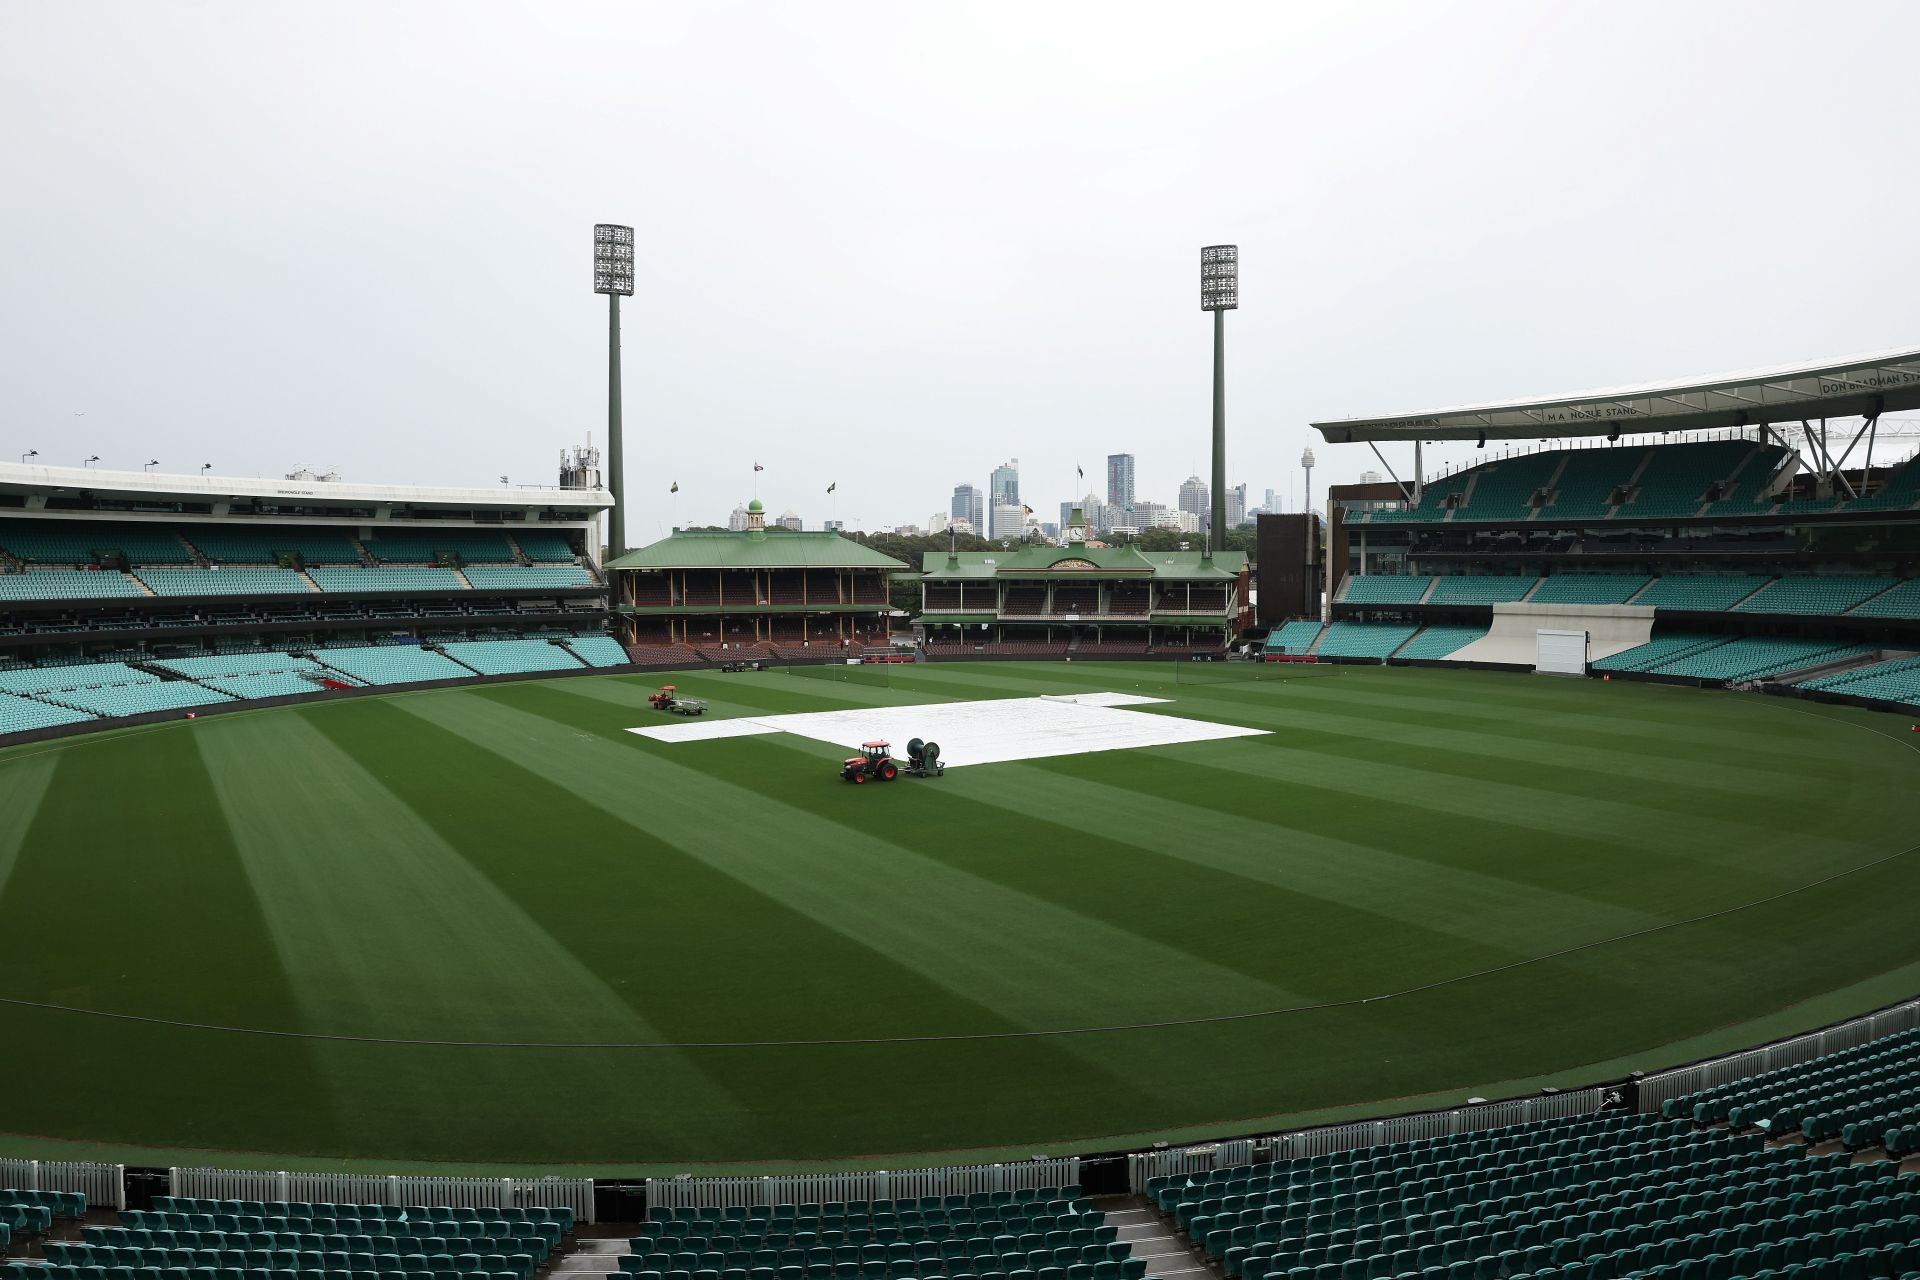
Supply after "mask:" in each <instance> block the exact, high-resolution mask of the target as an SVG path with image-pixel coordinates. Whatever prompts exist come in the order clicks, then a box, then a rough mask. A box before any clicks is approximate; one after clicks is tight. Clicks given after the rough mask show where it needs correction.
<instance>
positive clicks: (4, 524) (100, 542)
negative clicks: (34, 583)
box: [0, 519, 193, 565]
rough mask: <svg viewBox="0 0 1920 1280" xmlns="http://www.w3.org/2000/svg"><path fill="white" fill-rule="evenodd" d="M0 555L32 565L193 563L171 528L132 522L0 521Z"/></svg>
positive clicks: (164, 525) (191, 557)
mask: <svg viewBox="0 0 1920 1280" xmlns="http://www.w3.org/2000/svg"><path fill="white" fill-rule="evenodd" d="M0 551H6V552H9V553H11V554H12V555H13V556H14V557H15V558H16V559H19V560H23V561H27V562H29V563H32V564H49V565H84V564H98V563H99V562H100V560H101V558H102V557H103V556H111V555H116V554H118V555H124V556H125V557H126V559H127V563H129V564H192V563H193V555H192V553H191V552H189V551H188V550H187V548H186V545H185V544H184V543H182V542H181V541H180V538H179V535H178V534H177V533H176V532H175V530H174V528H173V526H171V525H167V524H157V523H149V522H144V521H132V520H127V521H106V520H98V521H92V520H90V521H62V520H21V519H12V520H0Z"/></svg>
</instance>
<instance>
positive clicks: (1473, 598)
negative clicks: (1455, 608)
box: [1427, 574, 1540, 604]
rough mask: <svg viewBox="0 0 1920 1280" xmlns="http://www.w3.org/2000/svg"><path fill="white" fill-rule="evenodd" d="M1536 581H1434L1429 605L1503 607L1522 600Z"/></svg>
mask: <svg viewBox="0 0 1920 1280" xmlns="http://www.w3.org/2000/svg"><path fill="white" fill-rule="evenodd" d="M1539 581H1540V579H1538V578H1533V577H1519V576H1506V575H1498V574H1496V575H1485V574H1453V575H1443V576H1441V577H1438V578H1435V579H1434V582H1433V593H1432V594H1431V595H1429V596H1428V597H1427V603H1429V604H1503V603H1508V602H1511V601H1515V600H1520V599H1522V598H1524V597H1525V596H1526V595H1527V593H1528V592H1530V591H1532V590H1533V588H1534V585H1535V584H1536V583H1538V582H1539Z"/></svg>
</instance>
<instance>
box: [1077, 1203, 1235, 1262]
mask: <svg viewBox="0 0 1920 1280" xmlns="http://www.w3.org/2000/svg"><path fill="white" fill-rule="evenodd" d="M1093 1207H1094V1208H1096V1209H1098V1210H1100V1212H1102V1213H1104V1214H1106V1215H1107V1221H1108V1222H1110V1223H1112V1224H1113V1226H1114V1228H1115V1229H1116V1230H1117V1231H1118V1232H1119V1236H1120V1241H1121V1243H1123V1244H1125V1245H1126V1246H1127V1248H1128V1249H1130V1250H1132V1251H1133V1256H1134V1257H1136V1258H1139V1259H1140V1260H1141V1261H1143V1262H1145V1263H1146V1264H1147V1276H1148V1280H1156V1278H1157V1277H1160V1276H1192V1277H1196V1280H1197V1278H1198V1277H1200V1276H1204V1275H1206V1274H1207V1273H1208V1271H1209V1268H1208V1266H1207V1262H1206V1259H1205V1258H1203V1257H1201V1256H1200V1255H1199V1254H1198V1253H1196V1252H1194V1251H1193V1250H1192V1249H1190V1248H1188V1247H1187V1244H1186V1242H1185V1241H1183V1240H1181V1239H1180V1237H1179V1236H1177V1235H1175V1234H1174V1230H1173V1224H1172V1223H1171V1222H1168V1221H1167V1219H1166V1217H1165V1216H1164V1215H1163V1214H1161V1213H1160V1211H1159V1210H1157V1209H1155V1208H1153V1206H1152V1205H1150V1204H1148V1203H1147V1201H1146V1199H1145V1197H1143V1196H1102V1197H1100V1198H1099V1199H1097V1200H1095V1201H1094V1202H1093Z"/></svg>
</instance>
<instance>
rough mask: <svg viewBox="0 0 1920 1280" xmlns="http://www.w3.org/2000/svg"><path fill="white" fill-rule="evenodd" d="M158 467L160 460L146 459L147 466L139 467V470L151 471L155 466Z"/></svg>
mask: <svg viewBox="0 0 1920 1280" xmlns="http://www.w3.org/2000/svg"><path fill="white" fill-rule="evenodd" d="M159 465H160V459H158V458H148V459H147V465H146V466H144V467H141V468H140V469H141V470H142V471H151V470H153V469H154V468H155V467H157V466H159Z"/></svg>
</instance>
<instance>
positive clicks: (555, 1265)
mask: <svg viewBox="0 0 1920 1280" xmlns="http://www.w3.org/2000/svg"><path fill="white" fill-rule="evenodd" d="M591 1229H592V1228H588V1230H591ZM629 1251H630V1250H629V1247H628V1242H627V1237H625V1236H586V1237H575V1239H574V1242H573V1247H572V1248H571V1249H568V1250H566V1251H565V1252H564V1253H561V1254H559V1255H558V1256H556V1257H554V1258H553V1259H551V1260H550V1261H549V1262H548V1263H547V1267H548V1271H547V1275H548V1280H566V1277H568V1276H573V1277H578V1278H579V1280H603V1278H604V1277H606V1276H608V1275H612V1274H615V1273H617V1272H618V1271H619V1270H620V1255H621V1254H623V1253H627V1252H629Z"/></svg>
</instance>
